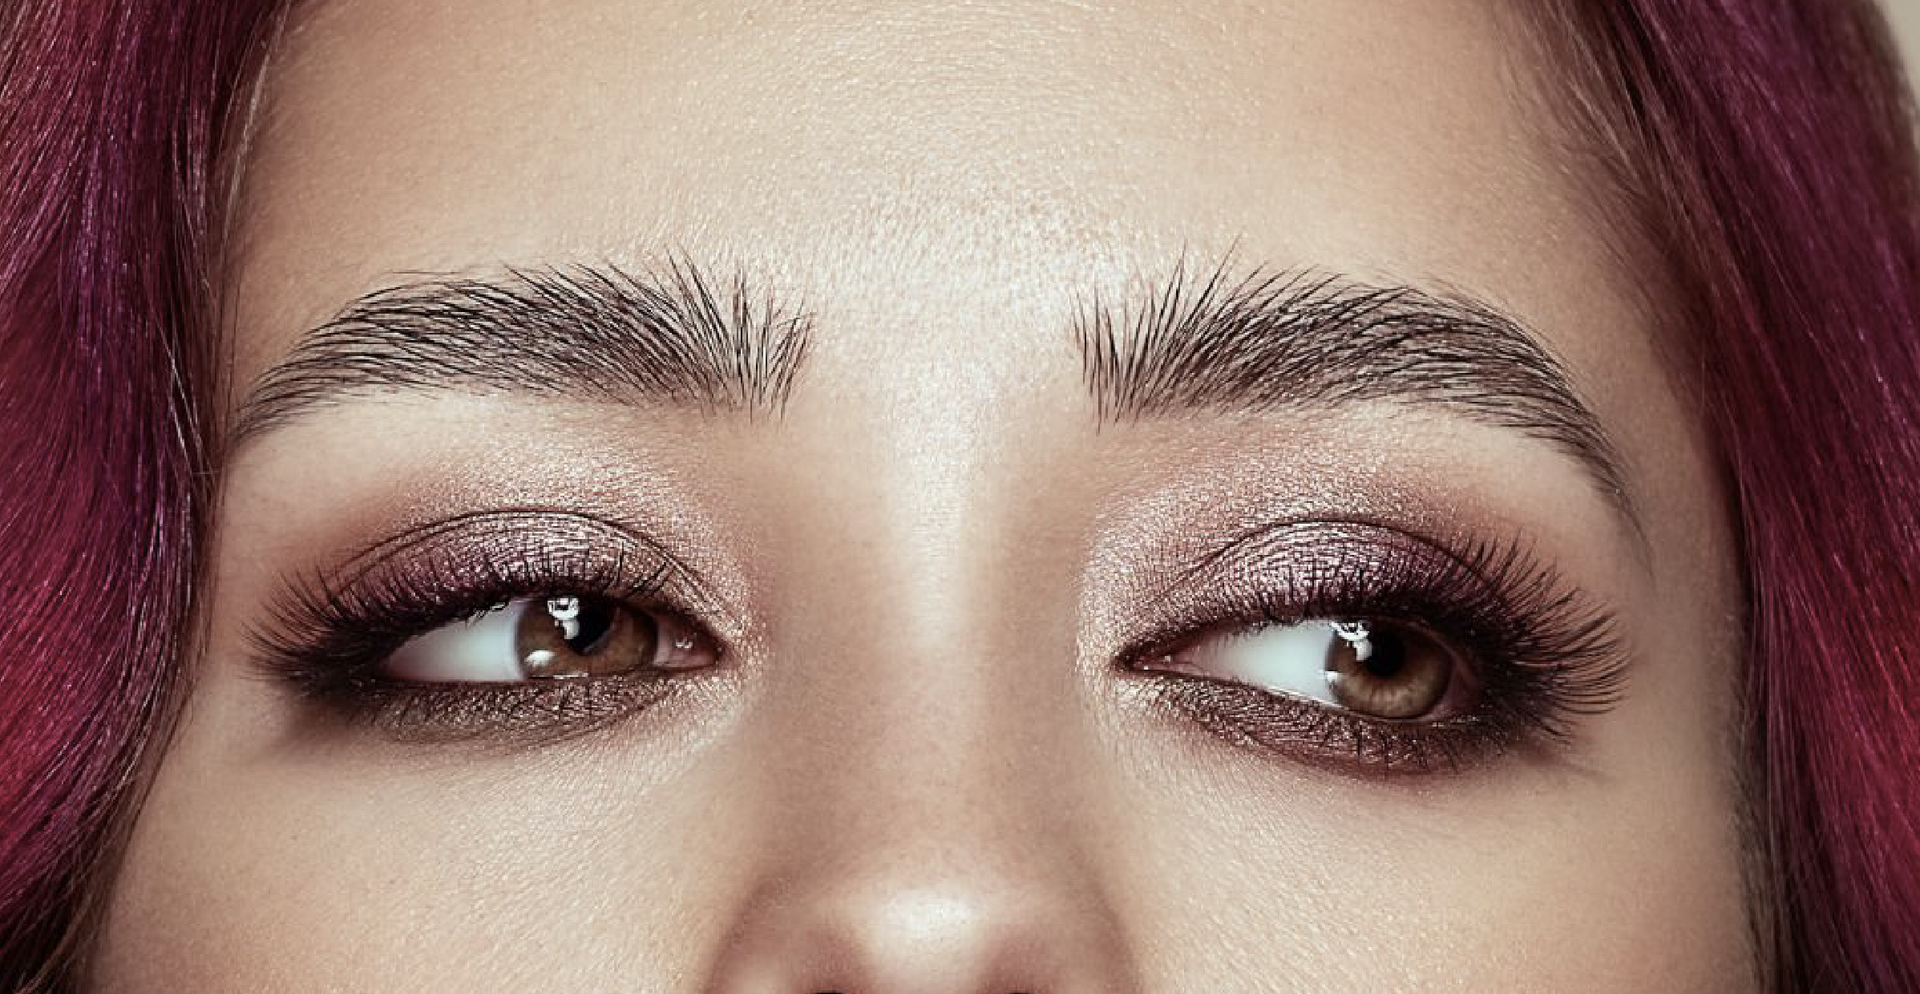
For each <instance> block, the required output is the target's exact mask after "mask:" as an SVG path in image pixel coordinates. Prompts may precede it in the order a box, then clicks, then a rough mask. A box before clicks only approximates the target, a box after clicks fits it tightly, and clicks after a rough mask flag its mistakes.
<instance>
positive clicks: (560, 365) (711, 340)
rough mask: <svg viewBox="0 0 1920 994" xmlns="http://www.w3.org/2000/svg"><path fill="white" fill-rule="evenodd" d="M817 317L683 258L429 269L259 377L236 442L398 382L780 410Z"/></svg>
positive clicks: (368, 300) (311, 338)
mask: <svg viewBox="0 0 1920 994" xmlns="http://www.w3.org/2000/svg"><path fill="white" fill-rule="evenodd" d="M811 330H812V323H811V318H810V317H809V316H807V315H805V314H803V313H799V312H789V311H786V310H784V309H782V308H781V307H780V306H778V305H777V304H776V302H775V300H774V298H773V296H772V294H771V293H770V292H767V291H756V290H755V289H753V288H752V287H751V286H750V285H749V283H748V281H747V279H746V277H745V276H743V275H741V276H734V277H733V278H731V279H729V280H727V281H726V282H724V283H720V282H716V281H715V280H713V279H712V278H710V277H708V276H706V275H704V274H703V273H702V272H701V271H700V270H699V268H698V267H697V266H695V265H694V264H693V263H692V262H691V261H689V260H686V259H675V260H673V261H671V262H670V263H668V264H667V266H665V267H664V268H663V269H661V270H659V271H636V272H629V271H626V270H622V269H620V268H618V267H616V266H612V265H577V266H568V267H550V268H537V269H522V268H509V269H507V270H505V271H504V272H503V273H501V274H499V275H497V276H475V277H456V276H446V275H429V276H427V277H426V278H424V279H419V280H416V281H413V282H408V283H403V284H400V285H397V286H392V287H388V288H385V289H381V290H376V291H374V292H372V293H369V294H367V295H365V296H362V297H360V298H358V299H356V300H354V301H352V302H351V303H349V304H348V305H347V306H346V307H345V308H344V309H343V310H341V311H340V312H339V314H338V315H337V316H335V317H334V318H332V319H331V320H329V321H327V322H326V323H325V324H322V325H320V326H319V327H318V328H315V329H314V330H312V331H310V332H308V333H307V334H306V335H305V336H303V337H302V338H301V340H300V342H299V344H297V345H296V346H295V347H294V349H293V350H292V352H291V353H289V354H288V356H287V358H285V359H284V360H282V361H281V362H279V363H277V364H275V365H274V366H273V367H272V368H271V369H269V370H268V371H267V372H266V373H265V374H263V375H262V376H261V378H260V379H259V380H258V381H257V382H256V383H255V385H254V387H253V389H252V390H251V392H250V393H249V395H248V397H247V398H246V400H245V401H243V402H242V403H241V405H240V407H239V409H238V410H239V413H238V415H237V416H236V418H235V421H234V429H233V431H232V432H231V433H230V439H231V442H230V444H238V443H239V442H242V441H245V440H247V439H250V438H252V437H255V436H257V435H259V434H261V433H263V432H266V431H268V430H271V429H274V428H278V427H281V426H284V425H286V424H288V423H290V422H292V421H295V420H297V419H299V418H301V417H304V416H306V415H309V414H312V413H314V412H316V411H318V410H322V409H326V408H329V407H333V406H336V405H338V404H340V403H342V402H346V401H350V400H354V399H359V398H364V397H369V396H376V395H380V394H384V393H390V392H434V391H446V390H460V391H467V392H474V393H481V394H487V393H505V392H515V393H533V394H545V395H553V396H568V397H584V398H587V399H590V400H604V401H610V402H622V403H632V402H637V401H656V402H664V403H675V404H684V405H691V406H694V407H698V408H701V409H703V410H707V411H716V412H717V411H743V412H746V413H749V414H753V413H756V412H764V411H770V410H774V411H777V410H778V409H780V408H781V407H783V406H784V405H785V403H786V400H787V397H788V395H789V394H790V393H791V391H792V389H793V383H794V378H795V377H796V376H797V375H798V373H799V370H800V367H801V365H802V363H803V362H804V360H805V358H806V355H807V350H808V342H809V339H810V335H811Z"/></svg>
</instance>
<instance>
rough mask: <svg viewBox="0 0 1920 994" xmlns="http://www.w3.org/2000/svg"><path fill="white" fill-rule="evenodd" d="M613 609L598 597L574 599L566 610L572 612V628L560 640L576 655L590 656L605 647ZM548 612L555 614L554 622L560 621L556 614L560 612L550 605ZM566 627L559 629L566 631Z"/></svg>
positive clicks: (610, 628) (611, 628) (611, 626)
mask: <svg viewBox="0 0 1920 994" xmlns="http://www.w3.org/2000/svg"><path fill="white" fill-rule="evenodd" d="M569 599H570V600H572V599H571V598H569ZM614 610H615V608H614V607H613V605H611V604H609V603H607V602H606V601H603V600H600V599H599V598H594V597H581V598H578V599H577V600H574V601H573V610H572V612H568V613H572V614H573V617H572V618H571V619H570V620H571V622H572V625H571V627H572V629H573V630H572V632H571V633H569V634H564V635H563V636H562V639H561V640H562V641H564V642H565V643H566V645H567V648H568V649H570V650H572V651H573V652H574V654H576V655H581V656H590V655H592V654H594V653H595V652H598V651H599V650H600V649H602V648H604V647H605V644H606V641H607V635H608V634H610V633H611V632H612V631H613V622H614ZM549 613H552V614H555V615H556V617H555V621H556V623H558V622H559V621H560V618H559V617H558V615H559V614H560V613H561V612H556V611H553V610H552V608H551V607H550V608H549ZM568 627H569V626H567V625H562V626H561V631H562V632H563V633H564V632H566V631H567V628H568Z"/></svg>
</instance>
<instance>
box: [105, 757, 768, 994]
mask: <svg viewBox="0 0 1920 994" xmlns="http://www.w3.org/2000/svg"><path fill="white" fill-rule="evenodd" d="M196 731H200V730H197V729H195V728H192V727H189V728H187V729H184V730H183V735H182V737H181V739H180V741H179V742H178V743H177V744H176V746H175V748H174V750H173V752H172V753H171V754H170V755H169V757H168V760H167V763H166V767H165V769H164V770H163V771H162V773H161V775H160V777H159V779H158V781H157V783H156V784H155V788H154V790H153V793H152V794H151V796H150V798H149V801H148V803H147V805H146V808H145V809H144V811H143V813H142V816H141V819H140V821H139V823H138V825H137V828H136V831H135V834H134V838H133V839H132V842H131V845H130V848H129V850H128V852H127V856H126V860H125V862H124V864H123V869H122V872H121V874H120V876H119V878H118V879H117V880H116V882H115V887H114V891H113V894H112V897H111V900H110V902H109V905H108V909H107V916H106V918H105V920H104V922H103V927H102V931H101V933H100V939H101V944H100V946H99V950H98V955H97V958H96V961H95V965H94V971H93V980H94V982H95V984H96V986H97V988H98V989H100V990H110V991H116V992H118V991H125V992H134V994H137V992H144V991H156V992H157V991H182V990H196V991H207V992H226V991H231V992H243V991H244V992H258V991H279V990H311V989H315V985H316V984H318V983H321V982H323V981H324V983H325V984H326V989H328V990H338V991H388V990H413V991H421V992H440V991H447V992H471V991H475V990H567V991H573V990H581V991H587V990H615V989H621V990H624V989H629V988H631V987H632V985H633V983H634V982H635V979H636V978H641V979H644V980H646V981H647V982H650V983H659V984H674V983H681V981H679V980H676V979H675V978H677V977H683V976H686V977H691V976H694V975H695V973H694V971H697V968H698V967H699V965H700V964H699V963H698V962H697V961H696V960H694V959H693V954H691V953H690V950H706V949H710V948H712V947H713V945H714V943H715V942H716V941H717V940H718V939H719V938H720V937H721V936H722V935H723V933H724V929H725V927H726V926H727V924H728V922H727V920H726V918H725V916H723V915H721V914H720V913H719V910H720V909H724V908H726V907H728V906H729V905H730V904H733V903H735V902H737V895H738V893H739V892H740V890H741V888H742V887H743V886H744V885H745V881H746V880H747V879H748V877H749V876H750V874H751V873H752V872H753V863H752V860H751V854H752V853H754V852H756V851H757V850H758V849H759V848H760V846H759V845H758V844H757V843H756V842H755V840H753V839H752V838H750V837H748V835H746V834H745V832H744V827H745V826H751V825H754V824H758V823H762V822H763V821H764V819H758V818H755V817H752V816H751V815H750V814H749V813H748V807H749V806H750V805H751V804H752V799H753V797H754V796H755V795H754V792H753V791H751V790H732V791H729V790H725V789H723V788H722V786H721V784H719V783H717V782H713V778H716V777H729V776H733V777H736V778H738V779H736V781H735V782H740V780H741V779H744V777H741V776H740V772H739V771H734V770H727V769H725V767H724V765H723V764H719V763H715V764H708V766H707V767H706V768H705V769H703V770H702V772H701V773H700V775H699V776H697V777H692V778H688V777H686V776H685V775H684V771H679V770H671V771H660V770H650V769H648V768H647V764H646V763H645V762H644V761H641V762H635V761H634V760H633V759H632V757H631V755H630V753H631V751H632V745H631V743H629V744H627V750H628V752H629V755H626V756H625V757H624V758H610V757H617V754H618V752H619V750H599V751H595V750H591V749H588V750H581V751H574V752H569V751H567V750H565V749H564V748H562V749H556V750H554V751H553V752H551V753H549V754H546V755H543V756H542V757H541V758H539V759H537V760H535V761H531V762H530V761H528V760H527V759H526V758H525V757H520V758H518V759H515V760H507V761H490V760H485V759H481V760H475V759H473V758H471V757H464V758H459V759H451V758H449V759H446V760H435V759H432V758H427V759H423V758H422V757H421V756H419V755H401V754H388V755H386V756H385V757H384V759H371V758H351V759H343V758H341V757H339V756H328V757H323V758H320V759H318V760H314V761H306V762H286V761H280V760H274V761H262V762H259V763H255V764H246V763H236V762H234V760H233V753H234V750H233V749H231V748H228V749H225V750H219V751H217V750H214V749H211V748H203V744H202V743H203V741H211V740H213V739H214V738H215V736H211V735H208V736H204V737H201V736H197V735H196V734H195V733H196ZM231 742H232V739H231V737H229V738H228V739H227V740H226V742H225V743H223V744H225V745H228V746H230V745H231ZM649 989H651V988H649ZM676 989H677V988H676Z"/></svg>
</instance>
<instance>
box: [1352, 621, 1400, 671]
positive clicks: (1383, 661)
mask: <svg viewBox="0 0 1920 994" xmlns="http://www.w3.org/2000/svg"><path fill="white" fill-rule="evenodd" d="M1368 639H1369V640H1370V641H1372V643H1373V654H1372V655H1370V656H1368V657H1367V659H1366V661H1365V662H1363V663H1361V664H1360V665H1361V666H1363V667H1365V668H1366V671H1367V675H1368V676H1373V677H1378V678H1380V679H1382V680H1391V679H1393V678H1394V677H1396V676H1399V675H1400V672H1401V671H1402V670H1404V669H1406V668H1407V642H1406V640H1405V639H1403V638H1401V637H1400V633H1399V632H1396V631H1394V630H1392V629H1391V628H1386V627H1383V626H1379V625H1375V626H1373V628H1372V630H1371V631H1370V632H1368Z"/></svg>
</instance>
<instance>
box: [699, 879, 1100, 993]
mask: <svg viewBox="0 0 1920 994" xmlns="http://www.w3.org/2000/svg"><path fill="white" fill-rule="evenodd" d="M783 890H784V891H785V892H782V891H783ZM752 903H753V909H752V911H751V912H750V916H749V917H748V919H747V920H746V921H744V922H743V923H742V925H741V927H740V928H739V929H738V930H736V933H735V941H734V943H733V944H732V948H730V949H729V950H728V951H727V952H726V953H725V954H724V957H723V959H724V962H722V963H721V964H719V968H718V969H717V970H716V975H717V976H716V980H717V982H716V983H715V984H714V986H713V994H1096V992H1098V994H1109V992H1125V991H1127V990H1128V989H1129V986H1130V985H1129V984H1127V983H1126V982H1125V972H1124V971H1123V970H1121V969H1119V968H1118V964H1119V963H1120V962H1121V960H1122V959H1123V956H1122V955H1121V953H1120V950H1119V949H1117V948H1116V946H1117V944H1116V943H1115V942H1114V939H1113V936H1112V931H1111V920H1110V914H1109V913H1108V911H1107V909H1105V908H1103V907H1099V906H1096V905H1095V904H1094V903H1093V902H1092V901H1091V900H1089V901H1086V902H1081V903H1080V904H1079V906H1076V902H1074V901H1072V900H1071V899H1065V895H1064V894H1063V893H1061V892H1059V891H1057V890H1056V891H1041V890H1037V889H1032V888H1028V887H1013V886H1009V885H1007V884H1006V883H1005V882H1004V881H1002V882H995V881H991V880H985V879H973V880H953V881H948V882H945V883H922V884H919V885H913V886H900V885H899V882H898V880H897V879H895V880H893V881H886V880H884V879H881V878H878V877H870V878H869V879H866V880H859V879H842V880H839V881H836V882H835V885H834V886H832V887H829V888H825V889H811V888H800V889H799V890H798V891H797V892H796V891H795V890H793V889H783V888H777V887H775V888H769V889H768V890H766V891H763V892H762V893H761V894H759V895H758V896H757V897H756V898H755V900H754V901H753V902H752Z"/></svg>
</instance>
